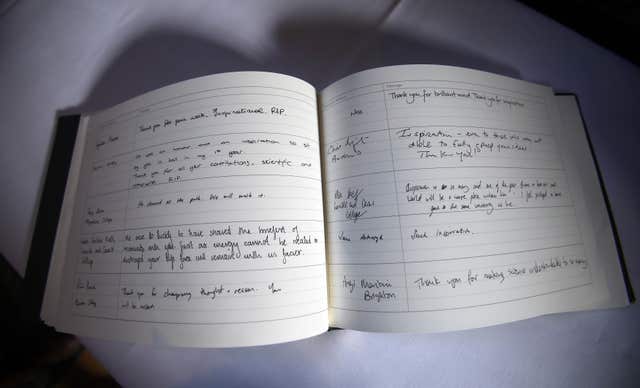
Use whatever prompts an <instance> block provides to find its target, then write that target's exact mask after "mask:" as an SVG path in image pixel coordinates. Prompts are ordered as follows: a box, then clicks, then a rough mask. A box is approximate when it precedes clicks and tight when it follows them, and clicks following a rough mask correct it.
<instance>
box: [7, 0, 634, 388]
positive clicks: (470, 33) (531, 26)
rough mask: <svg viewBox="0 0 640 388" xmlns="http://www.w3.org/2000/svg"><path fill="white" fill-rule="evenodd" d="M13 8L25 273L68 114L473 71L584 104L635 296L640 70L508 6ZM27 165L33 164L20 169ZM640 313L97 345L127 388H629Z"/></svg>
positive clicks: (15, 244) (18, 247)
mask: <svg viewBox="0 0 640 388" xmlns="http://www.w3.org/2000/svg"><path fill="white" fill-rule="evenodd" d="M6 3H7V2H5V3H3V5H2V6H0V10H4V11H0V12H3V13H2V14H1V16H0V90H1V91H2V95H1V96H0V114H1V115H2V117H3V120H4V122H3V125H2V129H1V135H0V136H1V139H2V140H1V141H2V144H3V152H2V154H1V156H0V162H1V163H3V165H4V166H11V167H12V168H11V170H9V169H5V170H3V171H2V172H1V173H0V179H2V182H3V191H2V193H3V199H4V200H3V201H2V204H1V205H0V236H2V238H1V239H0V252H2V254H3V255H4V256H5V257H6V258H7V259H8V260H9V261H10V262H11V264H13V265H14V266H15V267H16V268H17V269H18V270H19V271H20V272H21V273H23V272H24V268H25V266H26V257H27V254H28V245H29V241H30V239H31V235H30V234H31V229H32V222H33V220H34V217H35V215H34V212H35V209H36V203H37V198H38V196H39V190H40V187H41V182H42V177H43V174H44V171H45V164H46V160H47V158H48V148H49V144H50V141H51V135H52V133H53V125H54V123H55V114H56V111H61V110H65V109H69V108H77V109H72V110H71V111H74V112H77V111H85V110H87V109H95V108H102V107H106V106H109V105H111V104H113V103H116V102H120V101H123V100H124V99H126V98H128V97H131V96H134V95H137V94H139V93H141V92H143V91H146V90H151V89H155V88H157V87H160V86H163V85H166V84H169V83H172V82H175V81H178V80H182V79H187V78H192V77H195V76H198V75H204V74H210V73H215V72H222V71H230V70H245V69H257V70H271V71H279V72H284V73H287V74H291V75H295V76H299V77H301V78H303V79H306V80H307V81H309V82H311V83H312V84H314V85H316V87H319V88H322V87H324V86H326V85H327V84H328V83H329V82H330V81H332V80H335V79H337V78H338V77H341V76H343V75H346V74H349V73H351V72H354V71H356V70H360V69H363V68H368V67H374V66H381V65H387V64H400V63H440V64H451V65H460V66H467V67H475V68H479V69H482V70H487V71H493V72H498V73H501V74H505V75H510V76H517V77H520V78H522V79H525V80H528V81H533V82H540V83H545V84H548V85H550V86H552V87H553V88H554V89H555V90H556V91H565V92H573V93H576V94H577V95H578V99H579V101H580V104H581V106H582V110H583V114H584V119H585V120H586V124H587V128H588V129H589V133H590V136H591V139H592V141H593V143H594V147H595V151H596V157H597V159H598V162H599V164H600V168H601V170H602V173H603V175H604V180H605V185H606V188H607V191H608V194H609V198H610V201H611V203H612V206H613V211H614V216H615V219H616V223H617V226H618V229H619V232H620V237H621V240H622V244H623V249H624V252H625V255H626V259H627V265H628V267H629V270H630V272H631V277H632V281H633V283H634V285H636V288H637V287H638V284H640V283H639V282H638V280H639V278H640V277H639V276H638V273H640V272H639V271H640V258H639V257H640V256H639V254H640V241H639V239H637V234H638V231H639V230H640V225H639V223H640V205H639V204H638V201H637V200H636V198H637V197H638V195H639V194H640V182H639V181H638V171H639V168H638V167H639V164H640V163H638V159H637V158H636V157H635V154H636V152H637V149H638V147H639V146H640V133H639V132H638V131H637V126H638V123H639V122H640V109H638V108H639V106H638V105H639V102H640V70H639V69H638V67H636V66H634V65H632V64H630V63H629V62H627V61H626V60H624V59H621V58H620V57H618V56H616V55H615V54H612V53H611V52H608V51H607V50H605V49H603V48H601V47H598V46H596V45H594V44H593V43H591V42H589V41H588V40H586V39H584V38H582V37H580V36H579V35H577V34H575V33H573V32H571V31H569V30H567V29H566V28H564V27H562V26H560V25H558V24H557V23H555V22H552V21H550V20H549V19H547V18H545V17H543V16H541V15H539V14H536V13H535V12H533V11H531V10H529V9H527V8H526V7H524V6H522V5H520V4H518V3H513V2H503V1H497V0H496V1H484V2H471V1H469V2H452V1H446V0H442V1H439V0H438V1H424V2H420V1H415V2H411V1H401V2H400V3H399V4H398V5H397V6H396V7H395V8H394V9H393V11H392V12H391V13H390V15H389V16H388V18H387V19H386V20H385V21H384V22H383V23H382V24H380V25H379V26H378V27H376V26H377V23H378V22H380V21H381V20H383V19H384V16H385V15H386V14H387V12H388V11H389V10H390V9H391V8H392V2H384V1H376V2H369V1H362V2H359V1H358V2H356V1H354V2H349V3H346V4H342V3H343V2H341V1H338V0H336V1H330V2H311V1H304V2H303V1H299V2H285V1H273V2H258V1H256V2H247V1H227V2H222V1H221V2H217V3H213V2H208V1H204V0H202V1H193V2H189V3H188V4H182V2H181V3H180V4H179V3H176V2H171V1H163V2H160V1H153V2H152V1H147V2H142V1H140V2H126V1H112V2H92V3H89V2H81V1H75V2H72V1H67V2H63V1H58V2H35V1H17V2H15V3H14V4H13V5H12V4H11V3H10V2H9V5H8V6H6V5H5V4H6ZM25 155H27V157H25ZM639 321H640V309H639V308H638V306H632V307H630V308H626V309H620V310H603V311H595V312H587V313H570V314H561V315H555V316H549V317H543V318H537V319H532V320H527V321H522V322H517V323H513V324H508V325H501V326H496V327H492V328H487V329H479V330H472V331H464V332H456V333H446V334H432V335H398V334H370V333H358V332H353V331H334V332H330V333H328V334H324V335H321V336H318V337H315V338H312V339H309V340H304V341H298V342H293V343H290V344H283V345H274V346H267V347H258V348H243V349H227V350H191V349H190V350H185V349H180V348H165V349H162V348H153V347H148V346H141V345H130V344H123V343H115V342H101V341H96V340H91V341H86V344H87V345H88V346H89V347H90V349H91V350H92V351H93V352H94V353H95V354H96V356H97V357H98V358H99V359H100V360H102V361H103V362H104V364H105V366H106V367H107V368H108V369H109V370H110V371H111V373H112V374H113V375H114V377H115V378H116V379H117V380H118V381H120V382H121V383H122V384H123V385H125V386H152V385H156V384H157V385H171V386H185V385H189V386H210V385H214V384H216V385H219V386H233V385H237V386H254V385H260V386H287V385H291V386H300V385H311V386H326V385H341V386H360V385H364V384H368V385H370V386H389V385H413V386H428V385H438V386H439V385H448V386H504V387H510V386H633V385H635V382H636V381H637V379H638V378H640V370H638V368H637V364H638V358H639V357H640V351H639V347H640V334H639V333H640V331H639V330H638V328H639V324H638V322H639Z"/></svg>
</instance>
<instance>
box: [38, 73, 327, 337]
mask: <svg viewBox="0 0 640 388" xmlns="http://www.w3.org/2000/svg"><path fill="white" fill-rule="evenodd" d="M317 117H318V116H317V105H316V93H315V90H314V88H313V87H312V86H311V85H309V84H308V83H306V82H304V81H301V80H298V79H296V78H293V77H289V76H285V75H279V74H272V73H260V72H240V73H227V74H218V75H213V76H208V77H202V78H198V79H194V80H189V81H185V82H181V83H178V84H175V85H171V86H168V87H165V88H162V89H159V90H156V91H153V92H150V93H147V94H144V95H142V96H139V97H136V98H134V99H132V100H129V101H127V102H125V103H123V104H120V105H118V106H115V107H113V108H111V109H108V110H106V111H102V112H99V113H97V114H94V115H91V116H88V117H83V119H82V121H81V128H80V134H81V135H80V136H79V139H81V140H79V141H78V143H77V145H76V149H77V150H80V151H77V152H82V154H81V157H80V156H79V155H74V163H73V165H72V168H71V175H70V179H69V182H70V183H69V186H68V187H67V193H66V195H65V203H64V204H63V215H62V217H61V220H62V222H61V224H60V226H59V229H58V236H57V239H56V246H55V247H54V257H53V261H52V269H51V271H50V276H49V280H48V283H47V290H46V295H45V302H44V305H43V312H42V315H43V318H44V319H45V321H46V322H47V323H49V324H52V325H54V326H55V327H56V328H57V329H58V330H60V331H65V332H70V333H74V334H77V335H80V336H93V337H99V338H105V339H115V340H125V341H133V342H142V343H155V344H161V345H162V344H166V345H176V346H205V347H218V346H220V347H228V346H250V345H259V344H268V343H277V342H284V341H292V340H296V339H300V338H305V337H309V336H312V335H316V334H319V333H322V332H324V331H326V330H327V328H328V314H327V288H326V269H325V252H324V227H323V209H322V185H321V172H320V155H319V143H318V119H317ZM65 220H66V221H65Z"/></svg>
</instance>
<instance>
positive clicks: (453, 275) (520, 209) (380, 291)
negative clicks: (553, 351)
mask: <svg viewBox="0 0 640 388" xmlns="http://www.w3.org/2000/svg"><path fill="white" fill-rule="evenodd" d="M553 98H554V97H553V95H552V92H551V90H550V89H548V88H545V87H542V86H538V85H533V84H528V83H525V82H522V81H517V80H512V79H508V78H505V77H500V76H496V75H491V74H488V73H483V72H478V71H473V70H465V69H457V68H452V67H444V66H420V65H415V66H411V65H410V66H395V67H389V68H381V69H374V70H369V71H365V72H362V73H357V74H355V75H352V76H349V77H347V78H345V79H343V80H341V81H338V82H337V83H335V84H333V85H331V86H330V87H329V88H327V89H326V90H324V91H323V93H322V101H321V102H322V108H323V112H322V114H323V123H324V128H323V134H322V136H323V138H322V141H323V145H324V149H325V155H324V158H325V171H326V180H327V181H326V184H325V195H326V198H327V201H328V203H329V209H328V212H327V214H328V219H327V225H328V226H327V239H328V248H329V252H328V266H329V293H330V320H331V324H333V325H337V326H341V327H348V328H354V329H364V330H392V331H393V330H399V331H405V330H410V331H439V330H455V329H463V328H470V327H477V326H484V325H489V324H495V323H500V322H506V321H511V320H516V319H522V318H526V317H529V316H535V315H539V314H543V313H551V312H557V311H563V310H566V309H569V308H570V306H573V305H575V304H576V303H578V302H580V301H584V300H589V301H592V300H595V298H596V296H595V295H596V291H597V292H598V293H600V292H602V291H603V290H602V288H601V287H595V286H594V282H596V279H595V277H594V269H593V268H592V264H593V257H592V255H591V254H590V253H592V252H591V251H590V247H588V246H585V244H584V240H585V236H584V235H583V231H582V230H581V228H580V227H579V225H578V222H577V218H576V209H575V207H574V203H573V194H574V193H573V192H572V189H573V187H570V184H569V181H568V178H567V171H566V170H565V167H564V165H563V160H562V152H563V150H562V148H561V147H560V146H559V144H558V142H557V139H556V135H555V133H554V128H555V127H556V126H557V125H556V123H555V119H556V114H555V110H554V107H553V105H552V104H553V101H554V100H553ZM600 280H601V279H600ZM600 280H599V281H600ZM604 292H606V290H605V291H604Z"/></svg>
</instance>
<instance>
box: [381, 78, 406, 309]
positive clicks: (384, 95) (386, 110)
mask: <svg viewBox="0 0 640 388" xmlns="http://www.w3.org/2000/svg"><path fill="white" fill-rule="evenodd" d="M382 102H383V103H384V116H385V120H386V122H387V135H388V137H389V152H391V168H392V170H393V191H394V192H395V193H396V214H397V217H398V228H399V229H400V249H401V250H402V270H403V272H404V289H405V295H406V300H407V311H411V309H410V308H409V285H408V283H407V263H406V257H405V252H404V242H403V240H404V234H403V233H402V222H401V220H400V198H399V197H398V180H397V178H396V160H395V157H394V155H393V142H392V141H391V124H390V123H389V108H388V107H387V93H386V91H385V89H384V84H383V85H382Z"/></svg>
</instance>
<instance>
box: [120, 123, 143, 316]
mask: <svg viewBox="0 0 640 388" xmlns="http://www.w3.org/2000/svg"><path fill="white" fill-rule="evenodd" d="M131 131H133V143H132V145H131V148H132V154H131V159H130V160H129V179H127V202H125V204H124V215H123V217H122V221H123V225H122V226H123V229H124V230H123V231H122V238H123V239H124V235H125V234H126V233H127V212H128V210H129V201H130V200H131V177H132V176H133V174H132V173H131V171H132V170H133V163H135V160H136V159H135V157H134V156H133V155H134V154H133V152H135V149H136V144H137V140H138V133H137V132H136V128H135V127H132V128H131ZM119 260H120V270H119V271H118V289H117V291H118V296H117V299H116V303H117V304H116V318H120V295H121V294H122V289H121V287H122V262H123V258H122V257H120V259H119Z"/></svg>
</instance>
